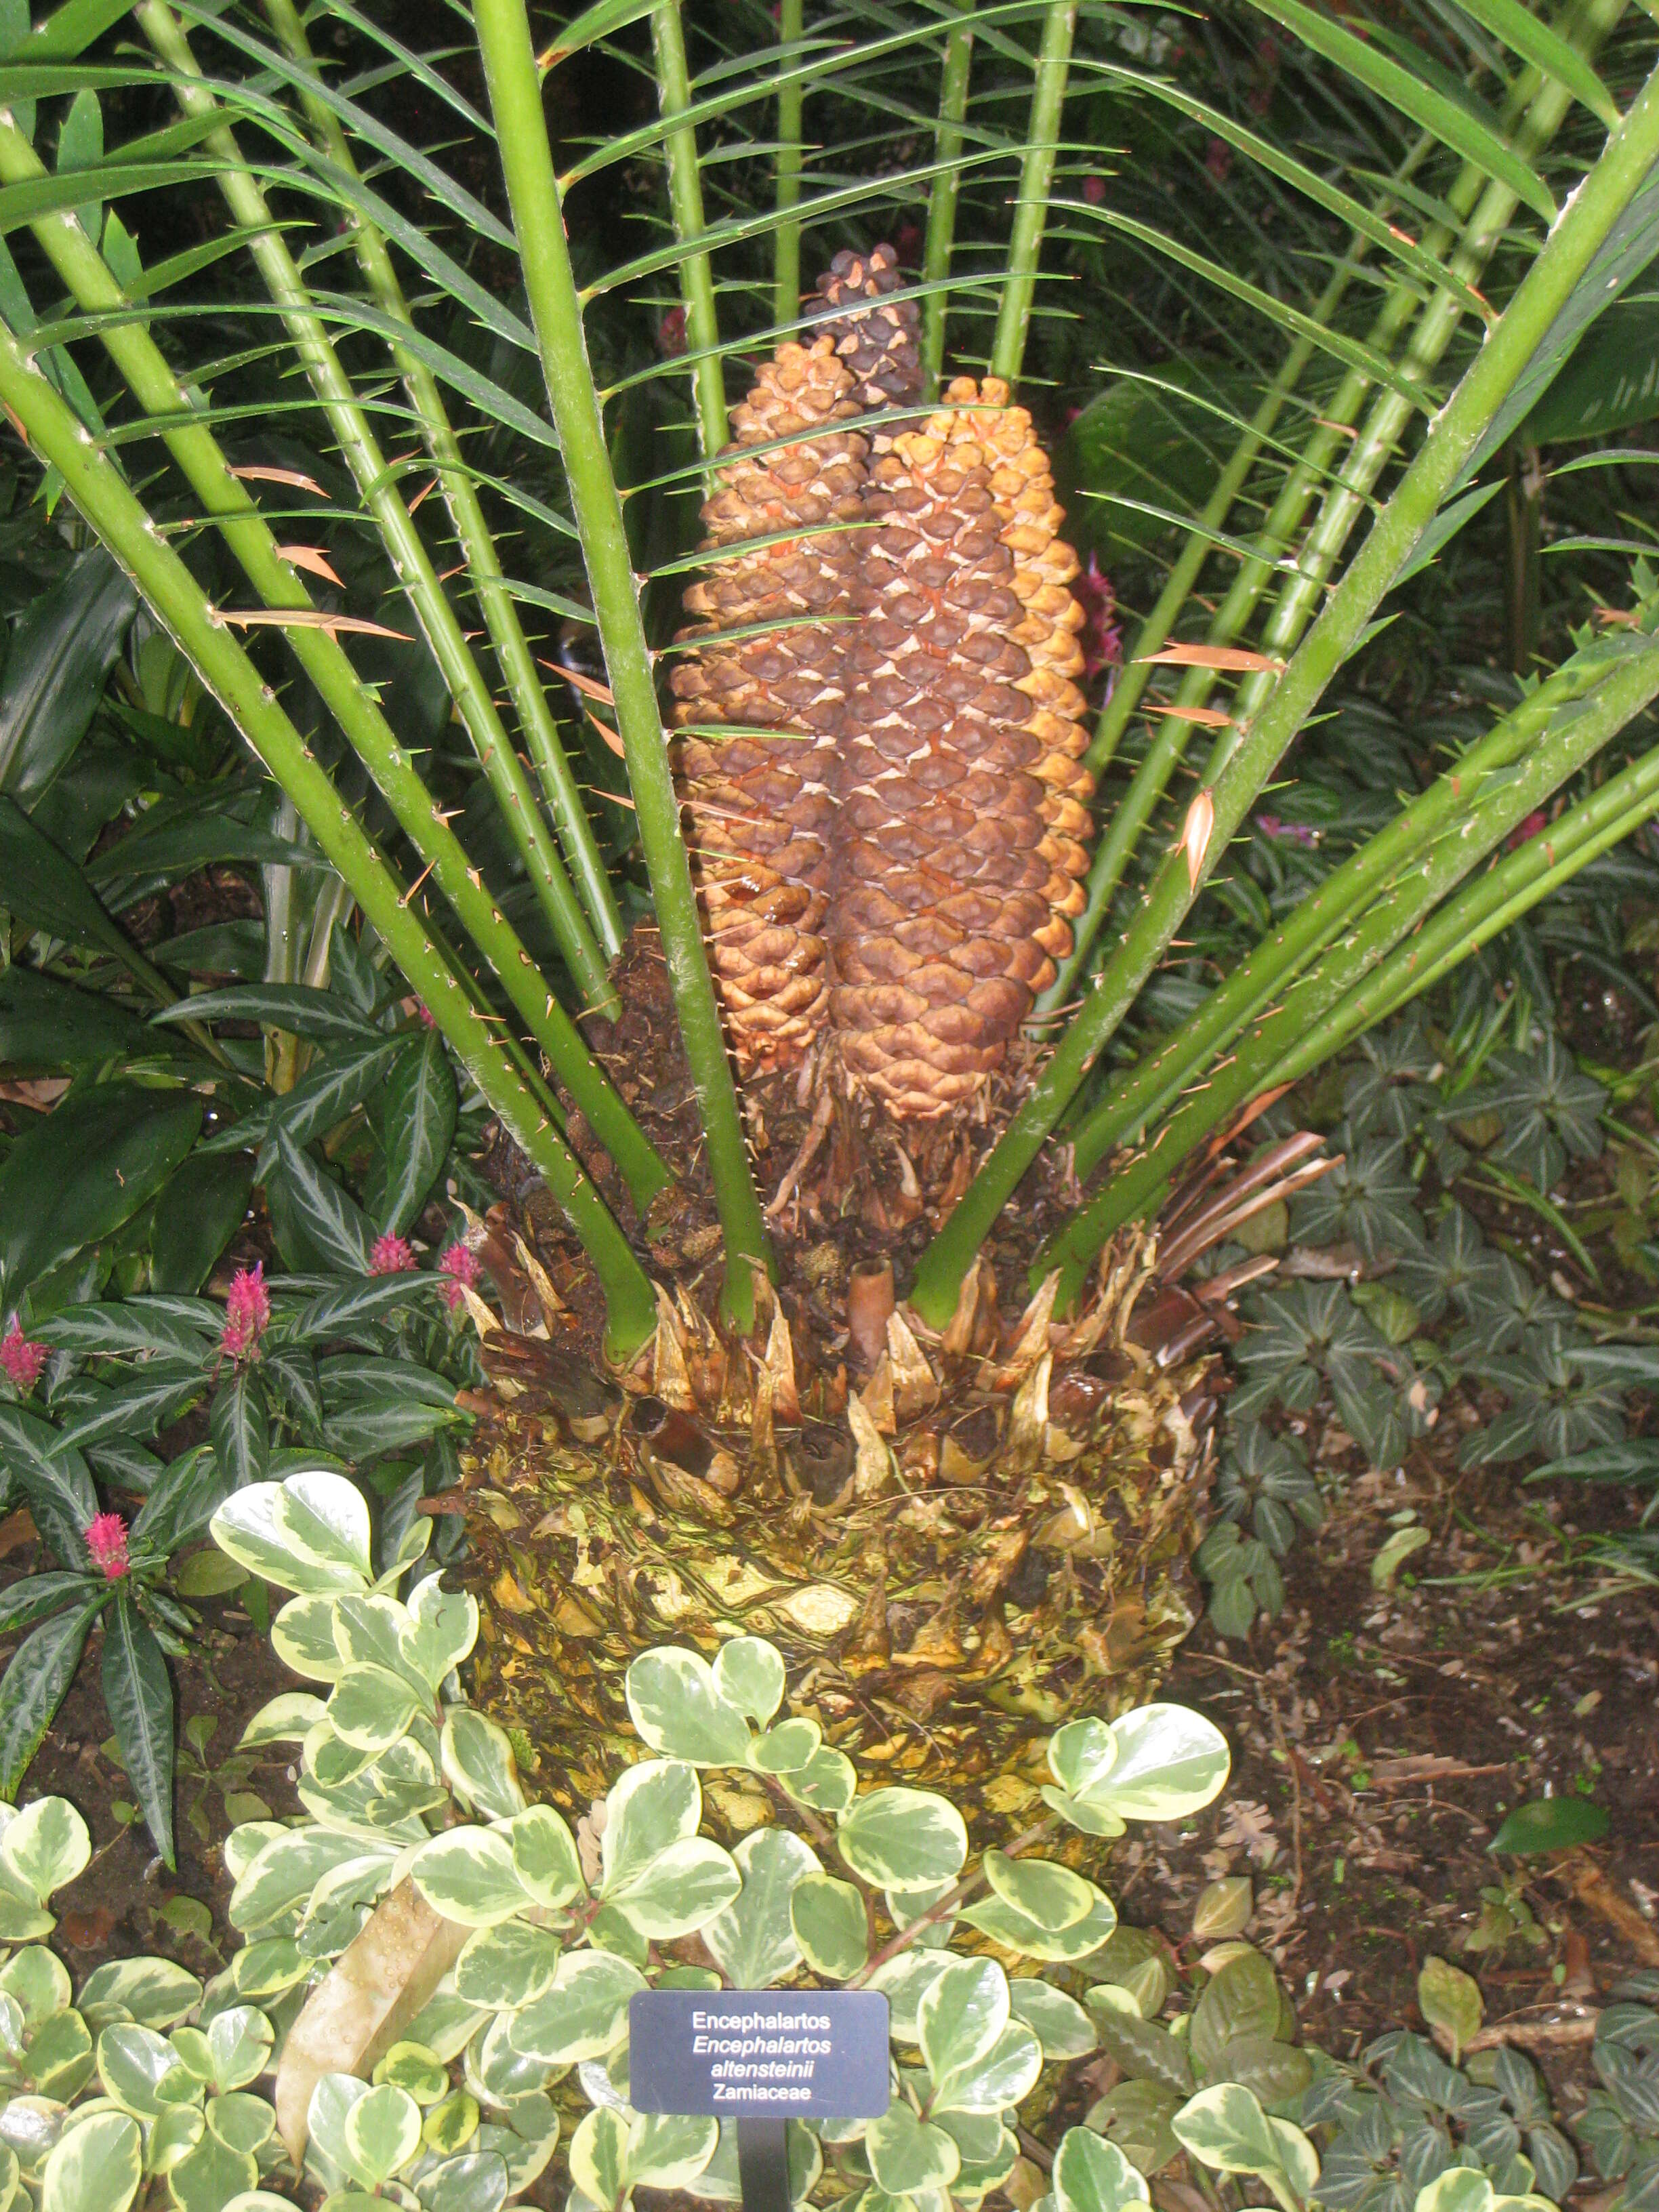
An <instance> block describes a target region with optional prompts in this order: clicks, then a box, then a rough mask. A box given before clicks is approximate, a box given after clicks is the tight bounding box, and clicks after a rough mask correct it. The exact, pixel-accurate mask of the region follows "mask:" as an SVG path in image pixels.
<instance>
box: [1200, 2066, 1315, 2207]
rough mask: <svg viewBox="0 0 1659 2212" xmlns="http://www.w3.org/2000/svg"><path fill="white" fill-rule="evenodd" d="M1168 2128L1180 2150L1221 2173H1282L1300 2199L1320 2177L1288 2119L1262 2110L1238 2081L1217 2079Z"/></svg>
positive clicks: (1305, 2141)
mask: <svg viewBox="0 0 1659 2212" xmlns="http://www.w3.org/2000/svg"><path fill="white" fill-rule="evenodd" d="M1170 2127H1171V2128H1172V2130H1174V2132H1175V2136H1176V2141H1177V2142H1179V2143H1180V2145H1181V2147H1182V2149H1183V2150H1187V2151H1190V2152H1191V2154H1192V2155H1193V2156H1194V2158H1196V2159H1199V2160H1201V2161H1202V2162H1203V2164H1204V2165H1206V2166H1214V2167H1216V2168H1217V2169H1218V2171H1219V2172H1223V2173H1254V2174H1258V2175H1261V2174H1282V2175H1284V2176H1285V2178H1286V2179H1289V2180H1290V2181H1291V2183H1292V2185H1293V2186H1295V2187H1296V2188H1297V2193H1298V2194H1299V2195H1305V2193H1306V2191H1307V2190H1308V2189H1310V2188H1311V2187H1312V2186H1313V2184H1314V2182H1315V2181H1316V2180H1317V2179H1318V2178H1319V2156H1318V2154H1317V2152H1316V2150H1315V2149H1314V2147H1313V2145H1312V2144H1311V2143H1310V2142H1309V2141H1308V2138H1307V2137H1306V2136H1304V2134H1303V2133H1302V2130H1300V2129H1299V2128H1296V2127H1292V2126H1291V2124H1290V2123H1289V2121H1287V2120H1279V2119H1274V2118H1271V2117H1270V2116H1269V2115H1268V2114H1267V2112H1263V2111H1262V2109H1261V2105H1260V2104H1259V2103H1258V2101H1257V2100H1256V2099H1255V2096H1253V2095H1252V2093H1250V2091H1249V2090H1248V2089H1247V2088H1245V2087H1243V2084H1242V2083H1240V2082H1237V2081H1218V2082H1217V2083H1216V2084H1215V2085H1214V2086H1213V2087H1211V2088H1208V2089H1200V2091H1199V2093H1198V2094H1197V2095H1196V2096H1195V2097H1189V2098H1188V2100H1187V2102H1186V2103H1185V2104H1184V2105H1183V2106H1182V2108H1181V2110H1180V2111H1179V2112H1177V2113H1176V2115H1175V2117H1174V2118H1173V2119H1172V2120H1171V2121H1170ZM1310 2166H1311V2169H1312V2172H1311V2175H1310V2174H1309V2167H1310ZM1298 2173H1299V2174H1300V2175H1301V2176H1302V2177H1303V2179H1302V2180H1301V2181H1300V2182H1299V2183H1298V2182H1297V2175H1298Z"/></svg>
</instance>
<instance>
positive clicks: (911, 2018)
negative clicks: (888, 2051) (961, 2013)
mask: <svg viewBox="0 0 1659 2212" xmlns="http://www.w3.org/2000/svg"><path fill="white" fill-rule="evenodd" d="M957 1963H958V1962H957V1960H955V1959H953V1958H952V1957H951V1955H950V1954H949V1953H948V1952H945V1951H927V1950H914V1951H901V1952H900V1953H899V1954H898V1956H897V1957H896V1959H888V1960H884V1962H883V1964H882V1965H880V1966H878V1967H877V1968H876V1970H875V1972H874V1973H872V1975H871V1977H870V1979H869V1981H868V1983H867V1984H866V1987H867V1988H869V1989H872V1990H880V1991H881V1993H882V1995H883V1996H884V1997H885V1998H886V2000H887V2032H888V2033H889V2034H890V2036H891V2037H892V2039H893V2040H894V2042H895V2043H902V2044H915V2043H916V2042H918V2041H920V2039H921V2023H920V2021H919V2018H918V2015H919V2014H920V2011H921V2001H922V1999H923V1997H925V1996H927V1992H928V1990H931V1989H932V1988H933V1984H934V1983H935V1982H936V1981H937V1980H938V1979H939V1976H940V1975H941V1974H942V1973H944V1972H945V1969H946V1968H947V1967H949V1966H955V1965H957Z"/></svg>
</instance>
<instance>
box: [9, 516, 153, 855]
mask: <svg viewBox="0 0 1659 2212" xmlns="http://www.w3.org/2000/svg"><path fill="white" fill-rule="evenodd" d="M137 604H138V599H137V592H135V591H134V590H133V588H132V586H131V584H130V583H129V582H128V580H127V579H126V577H125V575H123V574H122V573H121V571H120V569H119V568H117V567H116V565H115V563H114V562H113V561H112V559H111V558H110V556H109V555H108V554H107V553H106V552H105V551H104V550H103V549H102V547H101V546H98V547H94V549H93V550H92V551H90V552H88V553H83V554H82V556H80V558H79V559H78V560H77V561H76V563H75V566H74V567H73V568H71V569H70V572H69V574H68V575H67V576H65V577H64V580H63V581H62V583H60V584H57V585H54V586H53V587H52V590H51V591H49V592H45V593H43V594H42V596H41V597H40V599H37V600H36V601H35V602H34V604H33V606H31V607H29V608H27V610H26V611H25V612H24V613H23V614H22V616H21V617H20V618H19V620H18V623H17V625H16V627H15V629H14V630H13V631H12V637H11V650H10V652H9V654H8V655H7V658H6V670H5V678H4V681H3V683H0V791H6V792H9V793H10V794H11V796H12V797H13V798H14V799H15V800H16V801H17V803H18V805H20V806H21V807H22V808H23V809H24V810H25V811H32V809H33V802H34V800H35V799H38V798H39V797H40V793H42V792H43V791H45V790H46V787H47V786H48V785H49V784H50V783H51V782H52V780H53V778H54V777H55V776H56V775H58V772H59V771H60V770H61V769H62V768H63V766H64V763H65V762H66V761H68V760H69V759H70V757H71V755H72V754H73V753H74V751H75V749H76V746H77V745H78V744H80V742H81V740H82V738H83V737H85V735H86V733H87V731H88V727H89V726H90V725H91V722H92V717H93V714H94V710H95V708H97V705H98V702H99V699H100V696H101V695H102V692H103V689H104V684H105V680H106V678H107V677H108V675H109V671H110V669H111V666H112V664H113V662H114V659H115V656H116V654H117V653H118V652H119V650H120V647H121V640H122V639H123V638H124V637H125V635H126V632H127V627H128V625H129V623H131V620H132V614H133V609H134V608H135V607H136V606H137Z"/></svg>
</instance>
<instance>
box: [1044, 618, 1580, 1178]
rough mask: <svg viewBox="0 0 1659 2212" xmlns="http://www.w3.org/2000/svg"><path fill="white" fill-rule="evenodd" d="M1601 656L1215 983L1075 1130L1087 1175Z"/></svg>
mask: <svg viewBox="0 0 1659 2212" xmlns="http://www.w3.org/2000/svg"><path fill="white" fill-rule="evenodd" d="M1603 672H1604V671H1601V668H1600V667H1599V665H1596V664H1594V663H1589V662H1586V663H1584V664H1583V665H1582V666H1581V665H1580V663H1579V662H1578V661H1577V660H1575V661H1574V662H1573V663H1571V664H1570V665H1569V666H1568V667H1567V668H1565V669H1563V670H1561V671H1559V674H1558V675H1557V676H1555V677H1554V678H1552V679H1551V681H1550V683H1549V684H1546V685H1541V687H1540V688H1539V689H1538V690H1536V691H1534V693H1533V694H1532V695H1531V696H1530V697H1529V698H1527V699H1525V700H1523V701H1522V703H1521V705H1520V706H1519V707H1517V708H1516V709H1515V711H1514V712H1513V713H1512V714H1506V715H1505V716H1504V719H1503V720H1502V721H1500V722H1499V723H1498V725H1497V726H1496V728H1494V729H1492V730H1490V731H1489V732H1487V734H1486V737H1484V738H1482V739H1481V740H1480V743H1479V744H1474V745H1472V746H1471V747H1470V748H1469V750H1468V752H1467V753H1465V754H1464V755H1463V757H1462V758H1461V759H1460V760H1459V761H1458V762H1457V763H1455V766H1454V767H1452V768H1450V769H1448V770H1447V772H1446V774H1445V775H1443V776H1441V777H1440V778H1439V779H1438V781H1436V782H1435V783H1433V784H1431V786H1430V787H1429V789H1428V790H1427V791H1425V793H1423V794H1422V795H1421V797H1420V798H1419V799H1415V800H1414V801H1413V803H1412V805H1409V806H1407V807H1406V808H1405V809H1404V810H1403V811H1401V813H1399V814H1398V815H1396V816H1395V819H1394V820H1393V821H1392V822H1391V823H1389V825H1388V827H1387V828H1386V829H1383V830H1381V831H1380V832H1379V833H1378V834H1377V836H1375V837H1373V838H1371V839H1370V842H1368V843H1367V844H1365V845H1364V846H1362V848H1360V850H1359V851H1358V852H1357V853H1355V854H1352V856H1351V857H1350V858H1349V859H1348V860H1345V861H1344V862H1343V864H1342V866H1340V868H1337V869H1335V870H1334V872H1332V873H1331V874H1330V875H1328V877H1327V878H1325V880H1324V882H1323V883H1322V884H1320V886H1319V888H1318V890H1316V891H1314V892H1312V893H1311V894H1310V896H1308V897H1307V898H1305V899H1304V900H1303V901H1302V902H1301V904H1300V905H1299V906H1298V907H1297V908H1296V911H1295V912H1294V913H1293V914H1291V915H1289V916H1288V917H1287V919H1286V920H1285V921H1283V922H1282V923H1281V924H1280V925H1279V927H1278V928H1276V929H1275V930H1274V931H1273V934H1272V935H1271V936H1270V937H1267V938H1264V939H1262V941H1261V944H1259V945H1257V946H1256V948H1255V951H1254V952H1252V953H1251V955H1250V957H1249V959H1248V960H1246V961H1245V962H1244V963H1243V966H1242V967H1239V968H1237V969H1234V971H1233V973H1232V974H1231V975H1230V976H1229V977H1228V978H1227V980H1226V981H1225V983H1223V984H1221V985H1220V986H1219V987H1218V988H1217V989H1216V990H1214V991H1212V993H1211V994H1210V996H1209V997H1208V998H1207V999H1206V1000H1205V1002H1204V1004H1203V1006H1200V1008H1199V1010H1198V1011H1197V1012H1196V1013H1195V1014H1194V1015H1193V1016H1192V1017H1191V1018H1189V1019H1188V1020H1187V1021H1184V1022H1183V1023H1182V1025H1181V1027H1180V1028H1179V1029H1178V1030H1176V1033H1175V1035H1174V1036H1172V1037H1171V1038H1170V1040H1169V1042H1167V1043H1166V1044H1164V1045H1162V1046H1160V1048H1158V1051H1156V1052H1155V1053H1153V1054H1152V1055H1151V1057H1150V1058H1149V1059H1147V1060H1143V1061H1142V1062H1141V1063H1140V1065H1139V1066H1137V1067H1136V1068H1135V1069H1133V1072H1132V1073H1129V1074H1127V1075H1126V1076H1124V1077H1123V1078H1122V1079H1121V1080H1120V1081H1118V1082H1117V1083H1115V1084H1114V1085H1113V1086H1112V1088H1111V1090H1110V1091H1109V1092H1108V1094H1107V1095H1106V1097H1104V1098H1103V1099H1102V1101H1101V1102H1100V1103H1099V1104H1098V1105H1097V1106H1096V1107H1095V1108H1094V1109H1092V1111H1091V1112H1090V1113H1089V1114H1087V1115H1085V1117H1084V1118H1083V1120H1082V1121H1079V1122H1078V1123H1077V1125H1076V1126H1075V1127H1073V1129H1072V1130H1071V1132H1070V1134H1071V1138H1072V1142H1073V1150H1074V1156H1075V1159H1076V1165H1077V1172H1078V1174H1079V1176H1087V1175H1088V1174H1089V1173H1090V1171H1091V1170H1092V1169H1093V1168H1094V1166H1095V1165H1096V1164H1097V1162H1098V1161H1099V1160H1101V1159H1102V1158H1103V1157H1104V1156H1105V1154H1106V1153H1107V1152H1109V1150H1110V1148H1111V1147H1112V1146H1114V1145H1115V1144H1116V1143H1117V1142H1118V1141H1119V1140H1120V1139H1121V1138H1122V1137H1124V1136H1125V1135H1126V1134H1127V1133H1128V1132H1129V1131H1131V1130H1133V1129H1136V1128H1139V1127H1144V1126H1145V1125H1146V1123H1147V1122H1148V1121H1150V1119H1151V1117H1152V1115H1153V1114H1154V1113H1155V1111H1156V1109H1157V1105H1158V1102H1159V1101H1160V1100H1162V1099H1164V1098H1165V1097H1168V1096H1169V1095H1170V1093H1171V1092H1172V1091H1179V1090H1180V1088H1181V1086H1182V1085H1183V1084H1184V1083H1186V1082H1187V1080H1188V1078H1189V1077H1191V1076H1193V1075H1194V1074H1196V1073H1197V1072H1198V1071H1199V1069H1200V1068H1201V1067H1202V1066H1204V1065H1205V1063H1206V1061H1208V1060H1211V1059H1212V1057H1213V1055H1214V1054H1217V1053H1218V1052H1220V1051H1222V1050H1223V1049H1224V1048H1225V1047H1226V1046H1227V1045H1228V1044H1229V1043H1231V1041H1232V1039H1233V1038H1234V1037H1235V1036H1237V1034H1238V1032H1239V1030H1242V1029H1243V1027H1244V1025H1245V1024H1246V1023H1247V1022H1249V1020H1250V1019H1251V1018H1252V1017H1253V1016H1255V1014H1256V1013H1258V1012H1260V1010H1261V1008H1262V1007H1263V1006H1270V1005H1271V1004H1272V1003H1273V1000H1274V999H1275V998H1276V997H1277V996H1278V994H1279V992H1280V991H1282V990H1283V989H1284V988H1285V985H1286V984H1287V983H1288V982H1289V981H1290V980H1291V977H1292V976H1294V975H1297V974H1299V973H1300V971H1301V970H1302V969H1304V967H1305V966H1306V965H1307V963H1308V962H1309V961H1310V960H1311V959H1312V958H1313V957H1315V956H1316V954H1317V953H1318V952H1319V951H1321V950H1322V948H1323V947H1324V946H1325V945H1328V944H1329V943H1330V941H1331V939H1333V938H1334V936H1335V935H1336V934H1337V933H1338V932H1339V931H1340V929H1341V928H1343V927H1344V926H1345V925H1346V923H1347V921H1349V919H1350V918H1351V917H1352V915H1356V914H1358V913H1359V912H1360V911H1361V910H1362V908H1364V907H1366V906H1367V905H1369V904H1370V902H1371V901H1372V900H1373V899H1374V898H1376V896H1377V895H1378V892H1379V891H1380V890H1382V888H1383V886H1384V885H1385V884H1387V883H1388V882H1389V880H1390V879H1391V878H1393V877H1394V876H1395V874H1396V872H1398V871H1399V870H1401V868H1403V867H1405V866H1407V865H1408V864H1409V863H1410V862H1412V861H1413V860H1414V859H1415V858H1416V856H1417V855H1418V854H1420V853H1422V852H1423V851H1424V850H1425V848H1427V847H1428V846H1430V845H1431V843H1432V842H1434V840H1435V839H1436V838H1437V837H1438V836H1441V835H1442V834H1443V831H1444V830H1445V829H1447V827H1448V826H1449V824H1451V823H1455V822H1457V821H1458V820H1459V819H1460V817H1467V816H1468V814H1469V811H1470V810H1471V809H1472V808H1473V807H1474V805H1476V804H1477V802H1478V801H1479V800H1480V798H1481V796H1482V793H1483V787H1484V786H1485V784H1486V780H1487V778H1488V777H1489V776H1492V775H1497V774H1498V773H1499V772H1500V771H1501V770H1504V769H1508V768H1510V767H1511V766H1512V765H1513V763H1515V762H1516V761H1517V760H1519V759H1521V758H1522V756H1523V755H1525V754H1527V753H1528V752H1530V751H1531V750H1532V748H1533V747H1534V745H1535V744H1538V743H1539V741H1540V739H1541V738H1542V737H1543V736H1544V735H1545V734H1546V733H1547V731H1548V729H1549V726H1550V722H1551V718H1552V716H1553V714H1555V713H1556V712H1557V711H1558V710H1559V707H1560V705H1561V703H1562V702H1563V700H1564V699H1567V698H1573V697H1577V696H1581V695H1582V693H1583V691H1584V690H1589V688H1590V687H1591V686H1592V685H1593V684H1595V683H1597V682H1599V681H1601V676H1602V673H1603Z"/></svg>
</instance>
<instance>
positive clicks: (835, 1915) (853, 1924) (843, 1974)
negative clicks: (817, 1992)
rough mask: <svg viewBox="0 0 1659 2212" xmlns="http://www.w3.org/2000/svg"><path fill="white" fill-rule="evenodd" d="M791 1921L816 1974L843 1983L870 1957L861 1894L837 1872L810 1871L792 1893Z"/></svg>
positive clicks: (868, 1938) (790, 1898)
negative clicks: (815, 1872) (841, 1878)
mask: <svg viewBox="0 0 1659 2212" xmlns="http://www.w3.org/2000/svg"><path fill="white" fill-rule="evenodd" d="M789 1924H790V1926H791V1927H792V1928H793V1929H794V1931H795V1941H796V1942H797V1943H798V1944H799V1946H800V1949H801V1954H802V1956H803V1957H804V1958H805V1960H806V1963H807V1965H808V1966H810V1967H811V1969H812V1971H813V1972H814V1973H815V1974H823V1975H824V1976H826V1977H827V1978H828V1979H829V1980H830V1981H832V1982H844V1981H846V1980H848V1978H850V1977H851V1976H852V1975H854V1974H855V1973H857V1972H858V1971H859V1968H860V1966H863V1964H864V1962H865V1960H866V1958H867V1957H868V1956H869V1950H870V1919H869V1915H868V1913H867V1912H866V1910H865V1905H864V1898H863V1895H862V1893H860V1891H859V1890H858V1889H857V1888H855V1887H854V1885H853V1884H852V1883H851V1882H850V1881H838V1880H837V1879H836V1876H835V1875H828V1874H809V1875H805V1877H804V1879H803V1880H802V1881H799V1883H798V1884H797V1885H796V1887H794V1888H793V1890H792V1891H791V1892H790V1894H789Z"/></svg>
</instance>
